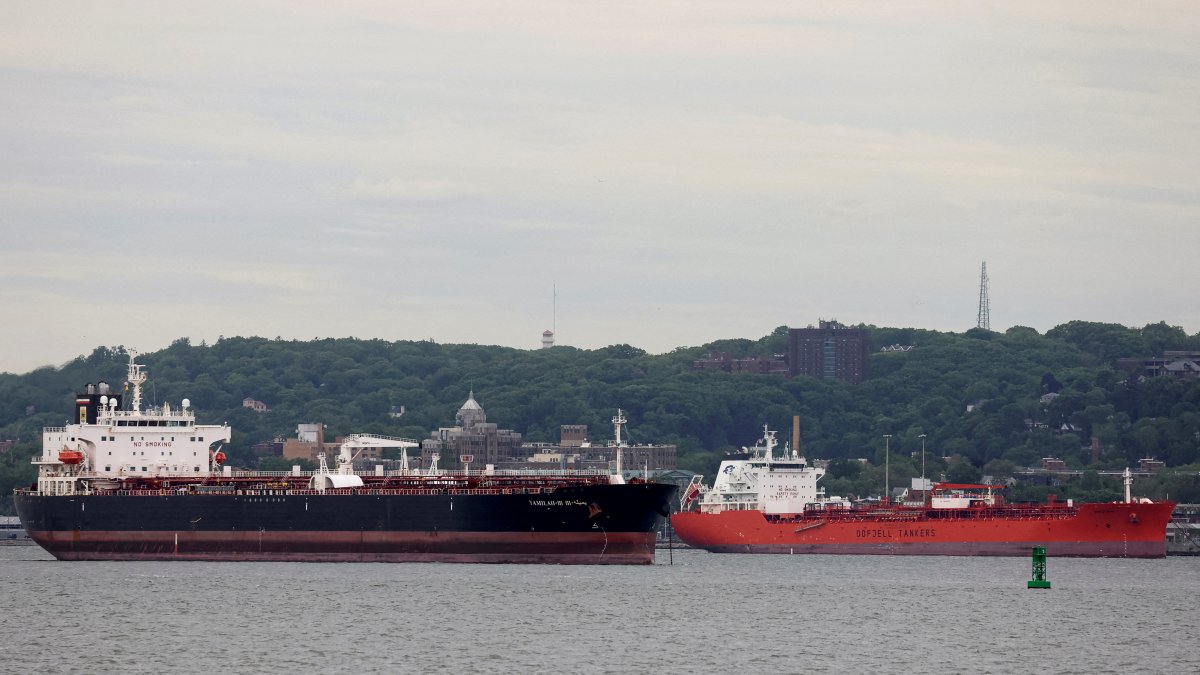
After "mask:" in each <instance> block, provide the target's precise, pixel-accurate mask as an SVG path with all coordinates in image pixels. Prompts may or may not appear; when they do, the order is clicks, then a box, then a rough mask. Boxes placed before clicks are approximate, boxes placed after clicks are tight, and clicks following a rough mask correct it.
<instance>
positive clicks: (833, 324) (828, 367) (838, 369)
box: [788, 321, 869, 384]
mask: <svg viewBox="0 0 1200 675" xmlns="http://www.w3.org/2000/svg"><path fill="white" fill-rule="evenodd" d="M868 352H869V349H868V346H867V331H866V330H865V329H862V328H848V327H846V326H843V325H842V324H840V323H838V322H837V321H821V322H820V323H819V324H818V326H817V327H816V328H813V327H812V326H809V327H808V328H792V329H790V330H789V331H788V366H789V372H790V373H791V374H792V375H793V376H796V375H808V376H809V377H816V378H820V379H823V380H843V381H845V382H849V383H851V384H858V383H859V382H862V381H863V380H865V379H867V354H868Z"/></svg>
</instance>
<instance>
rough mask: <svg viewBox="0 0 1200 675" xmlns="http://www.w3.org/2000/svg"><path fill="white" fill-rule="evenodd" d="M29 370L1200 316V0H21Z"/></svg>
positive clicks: (14, 274)
mask: <svg viewBox="0 0 1200 675" xmlns="http://www.w3.org/2000/svg"><path fill="white" fill-rule="evenodd" d="M0 103H2V105H0V233H2V235H3V247H2V250H0V303H2V305H0V306H2V308H3V312H2V313H0V371H9V372H26V371H28V370H30V369H32V368H35V367H38V366H41V365H45V364H55V365H57V364H61V363H63V362H66V361H68V360H70V359H72V358H74V357H75V356H77V355H79V354H86V353H89V352H90V351H91V350H92V349H93V348H94V347H96V346H97V345H118V344H120V345H125V346H128V347H134V348H137V349H140V350H142V351H151V350H155V349H159V348H162V347H164V346H166V345H167V344H168V343H169V342H170V341H172V340H174V339H176V338H179V337H183V336H187V337H190V338H191V339H192V341H193V342H196V343H198V342H199V341H200V340H202V339H207V340H209V341H212V340H214V339H216V338H217V337H218V336H220V335H224V336H234V335H259V336H264V337H275V336H282V337H284V338H297V339H311V338H314V337H341V336H355V337H360V338H382V339H385V340H398V339H426V338H432V339H434V340H436V341H438V342H472V343H481V344H499V345H507V346H512V347H521V348H535V347H536V346H537V345H538V344H539V339H540V335H541V332H542V331H543V330H545V329H546V328H550V327H551V324H552V322H553V321H554V317H553V302H552V295H553V293H552V288H553V287H555V286H557V326H556V327H557V329H558V340H559V343H560V344H569V345H575V346H579V347H584V348H593V347H598V346H603V345H608V344H614V343H622V342H624V343H629V344H632V345H635V346H637V347H641V348H643V349H646V350H649V351H651V352H656V353H657V352H664V351H669V350H671V349H673V348H675V347H677V346H683V345H698V344H702V343H704V342H707V341H710V340H713V339H718V338H726V337H754V338H756V337H760V336H762V335H764V334H766V333H767V332H769V331H770V330H771V329H773V328H774V327H776V326H779V325H790V326H804V325H808V324H810V323H815V322H816V321H817V320H818V319H821V318H825V319H829V318H836V319H838V320H841V321H842V322H844V323H859V322H865V323H871V324H875V325H880V326H916V327H924V328H934V329H939V330H953V331H962V330H965V329H967V328H970V327H972V326H973V325H974V324H975V319H976V309H977V302H978V293H979V267H980V263H981V262H982V261H984V260H986V261H987V264H988V271H989V274H990V277H991V284H990V295H991V301H992V302H991V307H992V312H991V317H992V328H993V329H998V330H1005V329H1007V328H1008V327H1011V326H1014V325H1024V326H1032V327H1034V328H1037V329H1038V330H1040V331H1045V330H1046V329H1049V328H1052V327H1053V326H1055V325H1058V324H1060V323H1064V322H1066V321H1069V320H1072V319H1085V320H1091V321H1109V322H1118V323H1123V324H1126V325H1132V326H1141V325H1144V324H1146V323H1150V322H1156V321H1161V320H1165V321H1167V322H1168V323H1170V324H1173V325H1179V326H1183V327H1184V329H1185V330H1187V331H1188V332H1189V333H1195V332H1197V331H1200V302H1197V299H1196V291H1197V288H1198V287H1200V264H1198V260H1200V218H1198V216H1200V184H1198V181H1200V3H1197V2H1193V1H1184V2H1138V3H1129V2H1097V1H1096V0H1089V1H1087V2H1059V3H1055V2H1046V1H1045V0H1037V1H1031V2H1023V1H1016V0H1013V1H1005V2H996V3H974V2H973V3H947V2H879V3H875V2H861V3H856V2H782V3H771V2H755V1H747V2H728V1H727V0H723V1H720V2H711V3H709V2H698V1H696V0H688V1H686V2H664V1H655V2H628V3H624V2H603V3H601V2H580V3H574V2H564V1H561V0H559V1H555V2H544V3H543V2H520V1H513V0H508V1H506V2H491V3H454V2H444V1H442V2H435V3H403V2H378V3H358V2H337V3H330V2H319V3H308V2H298V1H296V0H288V1H286V2H277V3H276V2H260V3H252V2H246V1H245V0H239V1H238V2H229V3H224V2H202V3H163V2H146V3H116V2H104V3H96V2H81V3H69V2H55V3H32V2H9V3H4V4H3V5H2V6H0Z"/></svg>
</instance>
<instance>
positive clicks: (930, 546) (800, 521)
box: [671, 430, 1175, 558]
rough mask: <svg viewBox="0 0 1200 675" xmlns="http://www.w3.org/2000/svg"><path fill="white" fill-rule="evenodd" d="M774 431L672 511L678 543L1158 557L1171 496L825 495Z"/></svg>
mask: <svg viewBox="0 0 1200 675" xmlns="http://www.w3.org/2000/svg"><path fill="white" fill-rule="evenodd" d="M774 446H775V437H774V432H771V431H769V430H767V431H766V434H765V436H764V443H763V444H761V445H759V446H756V447H755V448H752V449H750V450H749V451H748V452H746V453H744V454H742V455H738V456H735V457H733V458H731V459H727V460H725V461H723V462H722V463H721V467H720V469H719V472H718V474H717V478H716V480H715V481H714V484H713V487H712V488H709V489H706V488H704V487H703V486H702V485H701V484H700V483H699V482H698V480H697V481H696V482H694V483H693V485H692V486H690V487H689V489H688V490H687V491H686V492H685V494H684V505H685V507H686V506H688V505H689V504H690V503H691V502H692V501H695V500H697V499H698V501H699V505H698V508H695V509H694V510H685V511H681V512H680V513H677V514H675V515H674V516H672V518H671V524H672V526H673V527H674V529H675V533H676V534H678V535H679V538H680V539H682V540H683V541H684V542H685V543H687V544H688V545H690V546H694V547H697V548H703V549H707V550H709V551H713V552H718V553H790V554H799V553H831V554H841V555H847V554H849V555H871V554H877V555H887V554H891V555H996V556H1001V555H1013V556H1025V555H1029V551H1030V549H1031V547H1033V546H1044V547H1045V548H1046V553H1047V554H1048V555H1051V556H1075V557H1090V558H1126V557H1128V558H1161V557H1163V556H1165V555H1166V527H1167V523H1168V522H1169V521H1170V519H1171V511H1172V510H1173V509H1174V508H1175V503H1174V502H1151V501H1150V500H1148V499H1137V500H1135V499H1133V498H1132V497H1131V495H1130V486H1131V484H1132V477H1131V476H1130V474H1129V471H1128V470H1126V473H1125V501H1124V502H1114V503H1096V504H1076V503H1073V502H1072V501H1071V500H1067V501H1065V502H1064V501H1059V500H1056V499H1054V498H1051V499H1050V500H1049V501H1047V503H1045V504H1010V503H1005V501H1004V498H1003V496H1002V495H1001V494H1000V493H999V492H998V491H999V490H1000V489H1001V488H1000V486H995V485H973V484H972V485H967V484H954V483H933V484H932V486H930V487H931V489H929V490H925V491H923V493H922V496H921V499H920V500H919V501H916V502H910V501H905V502H902V503H898V504H889V503H886V502H883V503H879V504H871V505H857V504H852V503H851V502H849V501H848V500H846V499H842V498H840V497H827V496H826V495H825V493H824V489H823V488H818V487H817V481H818V480H819V479H820V478H821V476H823V475H824V474H825V471H824V470H823V469H820V468H816V467H810V466H808V465H807V463H806V462H805V460H804V458H802V457H799V456H797V455H796V454H795V453H792V454H791V456H787V455H785V456H784V457H782V458H776V457H774V456H773V455H772V449H773V448H774Z"/></svg>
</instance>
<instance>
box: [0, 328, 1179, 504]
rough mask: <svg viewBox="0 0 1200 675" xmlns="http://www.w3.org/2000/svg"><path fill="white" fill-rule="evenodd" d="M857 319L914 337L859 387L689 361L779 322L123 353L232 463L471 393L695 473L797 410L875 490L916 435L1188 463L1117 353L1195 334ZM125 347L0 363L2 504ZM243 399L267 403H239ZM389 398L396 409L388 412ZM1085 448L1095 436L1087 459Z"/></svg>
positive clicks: (1017, 457)
mask: <svg viewBox="0 0 1200 675" xmlns="http://www.w3.org/2000/svg"><path fill="white" fill-rule="evenodd" d="M864 328H866V330H867V331H868V336H869V339H870V343H871V344H872V345H874V346H875V348H876V349H878V347H880V346H883V345H892V344H904V345H912V346H913V347H914V348H913V349H912V350H910V351H902V352H900V351H897V352H886V353H883V352H878V351H876V352H873V353H872V354H871V356H870V358H869V364H868V365H869V372H870V375H869V379H868V380H867V381H865V382H863V383H861V384H858V385H850V384H846V383H843V382H840V381H826V380H818V379H813V378H809V377H795V378H787V377H781V376H777V375H753V374H743V373H725V372H720V371H694V370H692V367H691V366H692V362H693V361H694V360H696V359H698V358H701V357H703V356H705V355H707V354H708V353H709V352H711V351H725V352H729V353H730V354H732V355H733V356H734V357H748V356H759V355H764V354H775V353H785V352H786V351H787V327H785V326H780V327H779V328H777V329H775V330H774V331H772V332H771V333H770V334H768V335H766V336H763V337H761V338H758V339H731V340H720V341H716V342H713V343H709V344H706V345H702V346H697V347H681V348H678V349H675V350H673V351H671V352H669V353H666V354H658V355H653V354H648V353H646V352H645V351H643V350H641V349H638V348H636V347H632V346H629V345H623V344H622V345H612V346H609V347H603V348H600V349H592V350H584V349H577V348H574V347H570V346H556V347H554V348H551V349H545V350H533V351H530V350H520V349H513V348H508V347H498V346H485V345H472V344H445V345H443V344H437V343H434V342H431V341H398V342H388V341H383V340H363V339H355V338H344V339H318V340H311V341H296V340H282V339H279V338H275V339H268V338H261V337H233V338H221V339H219V340H217V341H216V342H214V343H212V344H206V343H203V342H202V343H200V344H195V345H194V344H192V343H191V342H190V341H189V340H188V339H186V338H182V339H179V340H176V341H175V342H173V343H172V344H171V345H170V346H168V347H167V348H165V349H163V350H160V351H157V352H152V353H147V354H144V355H141V356H140V357H139V362H140V363H144V364H145V365H146V367H147V371H148V372H149V375H150V381H149V382H148V384H147V385H146V387H145V389H144V392H143V396H144V399H145V401H146V402H147V403H148V404H155V403H158V404H161V403H162V402H164V401H169V402H171V403H172V404H177V403H178V402H179V401H180V399H182V398H189V399H190V400H191V402H192V405H193V407H194V408H195V410H196V412H197V415H198V418H199V419H200V421H202V422H204V423H220V422H228V423H229V424H230V425H231V426H232V428H233V430H234V434H233V440H232V443H231V444H230V447H228V448H226V453H227V454H229V456H230V457H231V461H232V462H234V463H235V464H239V465H243V466H246V465H252V464H253V463H254V462H255V460H254V458H253V456H252V455H251V453H250V447H251V446H252V445H254V444H255V443H258V442H262V441H269V440H272V439H274V438H281V437H290V436H293V435H294V433H295V428H296V425H297V424H298V423H305V422H319V423H323V424H325V425H326V427H327V436H328V437H329V438H330V439H332V438H333V437H334V436H337V435H344V434H349V433H355V432H366V433H378V434H385V435H391V436H407V437H416V438H423V437H425V436H427V435H428V433H429V432H430V431H431V430H434V429H436V428H438V427H441V426H452V425H453V423H454V415H455V413H456V412H457V410H458V408H459V406H461V405H462V403H463V401H464V400H465V399H466V397H467V393H468V391H471V390H473V391H474V392H475V397H476V399H477V400H478V401H479V402H480V404H481V405H483V407H484V408H485V410H486V411H487V416H488V421H490V422H495V423H497V424H499V425H500V426H501V427H504V428H512V429H515V430H517V431H520V432H521V433H522V434H524V437H525V439H526V440H528V441H545V442H556V441H557V440H558V427H559V425H561V424H579V423H583V424H587V425H588V428H589V434H590V436H591V437H592V438H591V440H592V441H593V442H603V441H606V440H609V439H610V437H611V434H612V429H611V424H610V422H609V420H610V418H611V417H612V416H613V414H614V413H615V411H616V409H617V408H621V409H623V410H624V411H625V414H626V416H627V417H628V418H629V427H628V431H629V434H630V436H631V437H632V440H633V441H634V442H642V443H673V444H675V445H676V446H678V448H679V463H680V466H681V468H684V469H688V470H691V471H695V472H697V473H704V474H708V475H711V474H712V472H713V470H714V469H715V468H716V466H717V464H718V462H719V461H720V458H721V456H722V455H723V454H724V453H725V452H727V451H729V450H730V449H732V448H735V447H738V446H743V445H752V444H753V443H754V441H755V440H756V439H757V438H758V437H759V436H760V435H761V432H762V427H763V425H768V426H770V427H771V428H772V429H777V430H779V431H780V439H781V441H786V440H788V437H789V436H790V430H791V420H792V416H793V415H799V416H800V418H801V429H802V439H801V448H800V450H801V451H802V453H803V454H804V455H806V456H807V457H808V458H810V460H811V459H818V458H819V459H830V460H842V461H838V462H835V463H834V465H833V466H831V468H830V472H829V475H828V476H827V477H826V479H825V483H826V487H827V489H829V491H830V493H834V492H838V491H841V493H850V494H859V495H861V494H867V493H871V492H872V491H873V492H874V493H878V492H880V491H881V490H882V487H883V485H882V483H883V480H882V469H881V468H880V467H882V466H883V465H884V464H885V462H884V461H883V459H884V456H883V453H884V448H885V442H884V435H885V434H886V435H888V436H889V437H890V439H889V441H888V445H889V447H890V452H891V455H890V458H889V462H887V463H888V464H889V465H890V467H891V474H890V477H891V484H892V485H906V484H907V480H908V478H909V477H911V476H915V475H919V474H920V466H919V463H920V450H921V446H922V443H924V446H925V463H926V472H927V474H928V475H930V476H931V477H933V478H935V479H937V478H939V477H940V476H941V475H943V474H945V475H947V477H950V476H959V477H977V475H984V474H986V475H991V476H993V477H997V476H999V477H1004V476H1005V475H1006V474H1011V473H1012V472H1013V471H1015V470H1016V468H1018V467H1027V466H1034V465H1037V464H1038V463H1039V462H1040V460H1041V458H1043V457H1058V458H1061V459H1063V460H1064V461H1065V462H1066V463H1067V465H1068V466H1069V467H1072V468H1078V469H1081V470H1087V471H1103V470H1110V469H1119V468H1123V467H1125V466H1127V465H1135V464H1136V462H1137V461H1138V460H1139V459H1142V458H1144V457H1152V458H1157V459H1160V460H1162V461H1164V462H1165V463H1166V464H1167V466H1168V467H1174V468H1185V469H1186V468H1187V467H1191V469H1192V470H1191V475H1192V476H1193V477H1194V476H1195V475H1196V471H1195V470H1194V469H1195V468H1196V467H1195V465H1196V464H1197V462H1198V461H1200V457H1198V451H1200V380H1196V379H1177V378H1174V377H1156V378H1149V379H1146V378H1142V377H1139V376H1138V375H1137V374H1130V373H1127V372H1125V371H1122V370H1119V369H1117V368H1116V367H1115V362H1116V360H1117V359H1119V358H1123V357H1143V356H1158V355H1161V354H1162V353H1163V352H1164V351H1171V350H1182V351H1200V334H1197V335H1190V336H1189V335H1188V334H1186V333H1185V332H1184V331H1183V330H1182V329H1180V328H1178V327H1173V326H1169V325H1167V324H1165V323H1161V322H1160V323H1157V324H1151V325H1147V326H1144V327H1142V328H1130V327H1125V326H1120V325H1117V324H1104V323H1093V322H1083V321H1072V322H1070V323H1067V324H1063V325H1061V326H1057V327H1055V328H1053V329H1051V330H1049V331H1046V333H1045V334H1040V333H1038V332H1037V331H1036V330H1034V329H1032V328H1026V327H1020V326H1018V327H1014V328H1011V329H1009V330H1007V331H1005V332H1003V333H998V332H990V331H984V330H980V329H972V330H968V331H966V332H963V333H952V332H939V331H932V330H923V329H916V328H886V327H882V328H881V327H875V326H864ZM127 361H128V357H127V353H126V349H125V348H124V347H122V346H112V347H98V348H96V349H95V350H93V351H92V353H91V354H88V355H85V356H80V357H78V358H76V359H74V360H72V361H71V362H69V363H67V364H65V365H63V366H62V367H58V368H53V367H46V368H39V369H37V370H34V371H32V372H30V373H26V374H22V375H14V374H8V373H5V374H0V439H14V440H16V441H17V444H16V446H15V447H14V449H13V450H12V451H11V452H10V453H9V454H8V456H6V457H4V458H2V459H0V489H3V499H4V500H5V501H4V502H2V503H0V509H4V508H7V507H8V500H9V494H10V493H11V487H12V486H13V485H19V484H23V483H28V482H29V480H31V479H32V476H33V472H32V467H30V466H29V465H28V457H29V456H30V455H32V454H33V453H34V452H37V451H40V448H39V447H38V446H39V444H40V429H41V427H43V426H58V425H61V424H63V422H64V420H65V419H66V418H68V417H69V416H70V415H71V410H72V408H71V406H72V402H73V398H72V397H73V396H74V394H75V393H76V392H77V391H78V390H79V389H80V388H81V387H82V386H83V385H84V384H85V383H87V382H96V381H99V380H105V381H107V382H109V383H113V384H118V385H119V384H120V383H121V382H122V381H123V378H124V375H125V367H126V363H127ZM246 397H251V398H255V399H258V400H261V401H263V402H265V403H266V404H267V405H268V406H270V411H269V412H266V413H255V412H253V411H251V410H249V409H247V408H243V407H242V400H243V398H246ZM400 406H403V408H404V411H405V412H404V414H403V416H401V417H399V418H393V417H390V416H389V415H388V413H389V411H391V410H393V409H394V408H399V407H400ZM922 436H924V438H922ZM1093 439H1095V441H1093ZM1093 443H1098V445H1099V455H1098V457H1097V458H1096V460H1095V461H1093V459H1092V451H1091V446H1092V444H1093ZM860 459H864V460H866V463H865V464H864V463H863V462H860V461H858V460H860ZM1171 475H1173V476H1176V475H1184V476H1186V475H1188V474H1187V470H1183V471H1182V472H1176V473H1173V474H1171ZM1108 483H1109V481H1107V479H1098V480H1095V481H1093V480H1091V479H1090V478H1089V482H1088V486H1087V487H1086V488H1078V489H1087V490H1101V491H1112V490H1114V489H1115V490H1116V491H1117V492H1118V493H1119V491H1120V487H1119V485H1117V486H1116V487H1115V488H1114V487H1113V486H1112V485H1109V484H1108ZM1158 489H1161V491H1163V492H1165V491H1167V490H1174V492H1173V494H1172V496H1173V497H1175V496H1179V495H1181V494H1189V493H1188V492H1187V491H1188V490H1195V491H1196V492H1195V498H1194V500H1195V501H1200V487H1198V486H1197V485H1196V484H1195V479H1194V478H1193V479H1192V481H1191V483H1187V481H1186V480H1185V481H1184V483H1183V484H1174V483H1173V484H1171V485H1169V486H1166V485H1164V486H1161V487H1160V488H1158ZM1181 491H1182V492H1181ZM1031 494H1032V493H1031ZM1035 496H1036V495H1035Z"/></svg>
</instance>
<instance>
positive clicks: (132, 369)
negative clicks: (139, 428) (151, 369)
mask: <svg viewBox="0 0 1200 675" xmlns="http://www.w3.org/2000/svg"><path fill="white" fill-rule="evenodd" d="M136 358H137V351H136V350H133V349H130V350H129V373H128V374H127V375H126V376H125V379H126V381H127V382H129V384H130V386H132V387H133V412H135V413H136V412H141V410H142V384H143V383H144V382H145V381H146V373H144V372H142V366H141V365H139V364H137V363H134V359H136Z"/></svg>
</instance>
